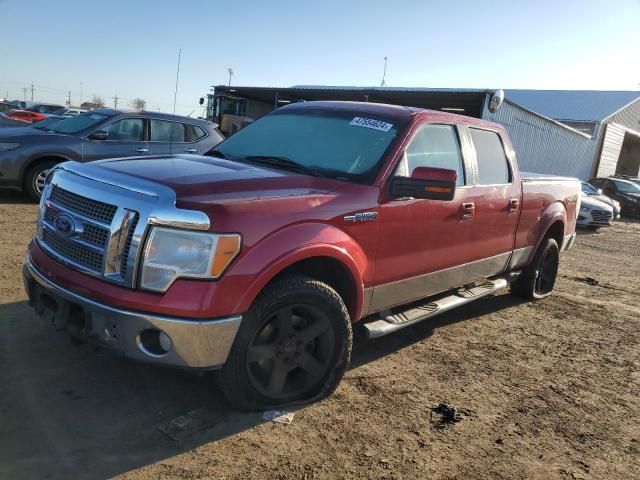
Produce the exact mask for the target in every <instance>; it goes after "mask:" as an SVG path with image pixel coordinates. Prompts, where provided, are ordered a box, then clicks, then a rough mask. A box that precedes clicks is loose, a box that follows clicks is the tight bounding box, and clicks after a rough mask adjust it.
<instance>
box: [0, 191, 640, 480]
mask: <svg viewBox="0 0 640 480" xmlns="http://www.w3.org/2000/svg"><path fill="white" fill-rule="evenodd" d="M36 210H37V206H36V205H32V204H26V203H25V202H23V201H22V199H21V197H19V196H17V195H14V194H8V193H2V192H0V246H1V247H2V255H1V256H0V262H1V264H0V267H1V268H0V364H1V365H2V366H3V373H2V381H1V382H0V414H1V415H2V418H3V421H2V426H0V478H3V479H4V478H7V479H12V478H16V479H17V478H50V479H57V478H60V479H63V478H106V477H111V476H118V475H122V478H127V479H141V478H159V479H164V478H167V479H168V478H185V479H195V478H219V479H246V478H254V479H261V478H265V479H266V478H269V479H274V478H275V479H305V478H306V479H320V478H322V479H325V478H347V479H351V478H384V479H400V478H421V479H422V478H434V479H454V478H459V479H465V478H474V479H497V478H498V479H499V478H504V479H510V480H511V479H530V478H539V479H553V478H556V479H578V478H584V479H589V478H606V479H618V478H619V479H630V478H640V466H639V465H640V464H639V462H638V461H637V459H638V458H640V422H639V421H638V419H639V418H640V373H639V372H640V347H639V345H640V343H639V340H640V328H639V327H640V320H639V319H640V306H639V305H638V297H637V293H636V292H637V291H638V288H639V287H640V281H639V279H638V272H640V256H639V255H638V246H639V245H640V242H639V239H640V224H638V223H632V222H621V223H617V224H616V225H615V226H614V227H613V228H609V229H602V230H601V231H600V233H599V234H598V235H596V236H592V235H581V236H580V237H579V238H578V242H577V245H576V246H575V248H574V249H573V250H572V251H571V252H569V253H567V254H565V255H564V256H563V258H562V266H561V275H560V277H559V279H558V283H557V291H556V294H554V295H553V296H551V297H549V298H547V299H545V300H543V301H540V302H535V303H524V302H520V301H519V300H517V299H516V298H514V297H512V296H511V295H509V294H508V293H507V292H505V293H503V294H500V295H498V296H495V297H492V298H487V299H484V300H480V301H478V302H476V303H475V304H471V305H469V306H467V307H466V308H463V309H460V310H458V311H454V312H450V313H448V314H445V315H443V316H440V317H437V318H436V319H434V320H433V321H432V322H430V323H426V324H419V325H416V326H415V327H412V328H410V329H407V330H403V331H401V332H398V333H397V334H395V335H392V336H389V337H385V338H381V339H377V340H374V341H363V340H362V339H358V340H357V342H356V345H355V347H354V353H353V364H352V368H351V369H350V371H349V372H348V373H347V375H346V378H345V380H344V381H343V382H342V384H341V385H340V387H339V388H338V390H337V391H336V393H335V394H334V395H333V396H332V397H331V398H329V399H327V400H326V401H323V402H320V403H318V404H314V405H310V406H307V407H305V408H301V409H299V410H297V411H296V414H295V419H294V421H293V423H291V424H290V425H282V424H276V423H273V422H265V421H263V420H261V418H260V414H241V413H237V412H234V411H233V410H231V409H229V407H228V406H227V405H226V404H225V403H224V401H223V400H222V398H221V396H220V395H219V393H218V392H217V391H216V388H215V383H214V379H212V378H210V377H209V376H203V377H199V376H194V375H190V374H187V373H184V372H181V371H176V370H169V369H161V368H153V367H149V366H146V365H141V364H136V363H132V362H129V361H126V360H123V359H120V358H116V357H113V356H111V355H108V354H105V353H104V352H100V351H98V352H96V351H94V349H93V348H90V347H86V346H82V347H74V346H72V345H70V344H69V342H68V340H67V339H66V337H64V336H63V335H61V334H57V333H55V332H54V331H53V330H52V328H51V327H50V326H47V325H43V324H42V323H41V322H40V320H39V319H38V318H37V317H36V316H35V315H34V314H33V312H32V311H31V309H30V308H28V306H27V305H26V303H25V295H24V292H23V287H22V279H21V273H20V271H21V266H22V262H23V259H24V251H25V247H26V244H27V242H28V241H29V239H30V237H31V236H32V234H33V231H34V219H35V216H36ZM440 404H444V405H446V406H449V407H453V408H455V409H456V411H455V413H454V417H453V418H454V419H455V418H457V419H458V420H459V421H452V422H447V424H446V427H445V428H436V427H437V424H438V422H439V421H440V420H438V418H437V417H436V416H435V415H434V412H433V410H432V409H433V408H434V407H436V406H439V405H440ZM205 407H206V408H207V409H209V410H210V411H212V412H216V414H219V415H220V416H221V417H222V418H223V420H222V421H220V422H218V423H216V424H215V425H213V426H212V427H211V428H209V429H208V430H206V431H205V432H202V433H196V434H194V435H192V436H189V437H188V438H186V439H185V440H182V441H179V442H178V441H174V440H171V439H170V438H168V437H167V436H166V435H164V434H162V433H161V432H159V431H158V429H157V426H158V425H161V424H166V423H167V422H171V421H172V420H173V419H179V418H181V416H182V415H186V414H188V413H189V412H192V411H195V410H198V409H200V408H205ZM445 413H446V411H445ZM450 413H451V412H449V414H450ZM439 415H441V414H439ZM455 415H457V417H456V416H455Z"/></svg>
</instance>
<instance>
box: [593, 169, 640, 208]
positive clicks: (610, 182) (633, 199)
mask: <svg viewBox="0 0 640 480" xmlns="http://www.w3.org/2000/svg"><path fill="white" fill-rule="evenodd" d="M589 183H590V184H591V185H593V186H594V187H597V188H599V189H601V190H602V193H604V194H605V195H606V196H607V197H611V198H613V199H614V200H617V201H618V202H620V209H621V214H622V216H623V217H636V218H639V217H640V185H638V184H637V183H634V182H633V181H631V180H625V179H622V178H613V177H610V178H594V179H592V180H589Z"/></svg>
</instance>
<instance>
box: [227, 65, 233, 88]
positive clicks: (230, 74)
mask: <svg viewBox="0 0 640 480" xmlns="http://www.w3.org/2000/svg"><path fill="white" fill-rule="evenodd" d="M227 72H229V86H231V76H232V75H233V70H232V69H231V68H227Z"/></svg>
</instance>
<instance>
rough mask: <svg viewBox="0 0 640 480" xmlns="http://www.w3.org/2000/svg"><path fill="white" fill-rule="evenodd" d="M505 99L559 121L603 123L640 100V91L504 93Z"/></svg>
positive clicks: (531, 91) (519, 91)
mask: <svg viewBox="0 0 640 480" xmlns="http://www.w3.org/2000/svg"><path fill="white" fill-rule="evenodd" d="M505 97H506V98H508V99H510V100H513V101H514V102H516V103H518V104H520V105H522V106H523V107H526V108H529V109H531V110H533V111H536V112H540V113H541V114H543V115H544V116H545V117H550V118H554V119H556V120H576V121H580V120H582V121H591V122H600V121H602V120H605V119H606V118H608V117H609V116H611V115H613V114H614V113H616V112H617V111H619V110H620V109H622V108H623V107H625V106H626V105H628V104H630V103H632V102H633V101H635V100H638V99H640V92H633V91H605V90H505Z"/></svg>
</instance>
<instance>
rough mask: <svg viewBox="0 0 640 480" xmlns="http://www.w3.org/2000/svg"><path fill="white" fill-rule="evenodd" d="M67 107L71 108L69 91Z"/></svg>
mask: <svg viewBox="0 0 640 480" xmlns="http://www.w3.org/2000/svg"><path fill="white" fill-rule="evenodd" d="M67 107H69V108H71V90H69V95H68V100H67Z"/></svg>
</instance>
